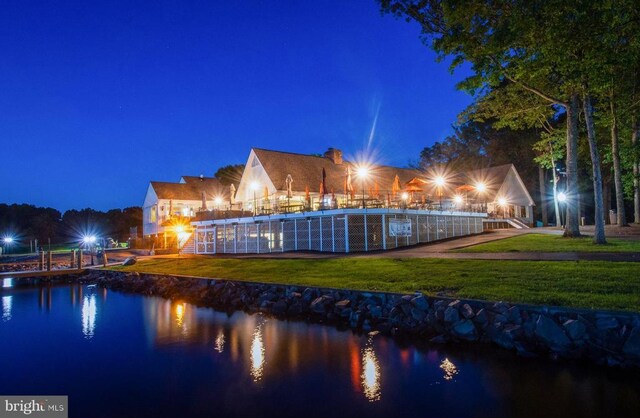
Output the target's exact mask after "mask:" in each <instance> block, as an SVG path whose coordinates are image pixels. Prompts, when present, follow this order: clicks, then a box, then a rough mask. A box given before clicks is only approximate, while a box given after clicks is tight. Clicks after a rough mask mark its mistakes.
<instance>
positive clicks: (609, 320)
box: [596, 316, 618, 330]
mask: <svg viewBox="0 0 640 418" xmlns="http://www.w3.org/2000/svg"><path fill="white" fill-rule="evenodd" d="M596 328H597V329H599V330H609V329H614V328H618V320H617V319H616V318H614V317H612V316H601V317H599V318H598V319H596Z"/></svg>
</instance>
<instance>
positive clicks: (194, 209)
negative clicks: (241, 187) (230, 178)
mask: <svg viewBox="0 0 640 418" xmlns="http://www.w3.org/2000/svg"><path fill="white" fill-rule="evenodd" d="M228 196H229V188H226V187H224V186H223V185H222V184H221V183H220V181H219V180H218V179H216V178H212V177H204V176H199V177H195V176H182V177H181V178H180V180H179V181H178V182H177V183H171V182H163V181H152V182H150V183H149V187H148V188H147V193H146V195H145V198H144V203H143V205H142V216H143V218H142V233H143V236H144V238H146V239H149V238H153V239H155V240H156V244H157V245H159V246H164V247H166V242H167V239H175V237H176V232H177V231H176V225H180V228H184V226H189V224H190V221H191V220H192V219H193V218H194V217H195V216H196V214H197V213H198V212H201V211H204V210H208V209H212V208H221V207H222V206H224V204H225V202H226V201H227V200H228ZM180 232H184V231H180Z"/></svg>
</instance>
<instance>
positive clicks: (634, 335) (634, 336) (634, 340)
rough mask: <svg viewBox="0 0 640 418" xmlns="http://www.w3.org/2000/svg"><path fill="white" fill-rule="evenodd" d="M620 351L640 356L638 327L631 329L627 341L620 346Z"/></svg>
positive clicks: (639, 330)
mask: <svg viewBox="0 0 640 418" xmlns="http://www.w3.org/2000/svg"><path fill="white" fill-rule="evenodd" d="M622 352H624V353H625V354H628V355H631V356H635V357H640V328H638V327H636V328H634V329H632V330H631V333H630V334H629V338H627V342H625V343H624V346H623V347H622Z"/></svg>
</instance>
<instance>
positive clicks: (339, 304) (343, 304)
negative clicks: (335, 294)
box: [335, 299, 351, 309]
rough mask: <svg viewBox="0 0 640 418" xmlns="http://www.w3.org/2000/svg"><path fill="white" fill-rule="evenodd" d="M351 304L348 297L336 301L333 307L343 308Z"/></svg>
mask: <svg viewBox="0 0 640 418" xmlns="http://www.w3.org/2000/svg"><path fill="white" fill-rule="evenodd" d="M350 305H351V301H350V300H349V299H343V300H341V301H338V302H336V304H335V307H336V308H338V309H344V308H347V307H349V306H350Z"/></svg>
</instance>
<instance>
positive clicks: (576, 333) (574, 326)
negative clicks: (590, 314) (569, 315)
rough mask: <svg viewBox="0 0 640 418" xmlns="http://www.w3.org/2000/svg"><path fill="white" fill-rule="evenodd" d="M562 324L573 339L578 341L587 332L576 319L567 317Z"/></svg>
mask: <svg viewBox="0 0 640 418" xmlns="http://www.w3.org/2000/svg"><path fill="white" fill-rule="evenodd" d="M562 326H563V327H564V330H565V331H566V333H567V335H568V336H569V338H571V339H572V340H573V341H580V340H582V339H583V338H584V337H585V336H586V334H587V327H586V326H585V325H584V324H583V323H582V322H580V321H579V320H577V319H569V320H567V321H566V322H565V323H564V324H562Z"/></svg>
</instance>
